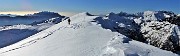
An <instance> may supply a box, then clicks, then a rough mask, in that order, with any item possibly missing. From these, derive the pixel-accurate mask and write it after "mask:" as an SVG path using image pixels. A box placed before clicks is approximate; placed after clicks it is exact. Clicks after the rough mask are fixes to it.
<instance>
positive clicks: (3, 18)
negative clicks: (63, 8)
mask: <svg viewBox="0 0 180 56" xmlns="http://www.w3.org/2000/svg"><path fill="white" fill-rule="evenodd" d="M55 17H65V16H62V15H59V14H58V13H55V12H49V11H42V12H38V13H34V14H27V15H23V16H21V15H11V14H7V15H5V14H1V15H0V23H1V24H0V26H3V25H15V24H31V23H32V22H35V21H36V22H39V21H42V20H47V19H50V18H55Z"/></svg>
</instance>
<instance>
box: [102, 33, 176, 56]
mask: <svg viewBox="0 0 180 56" xmlns="http://www.w3.org/2000/svg"><path fill="white" fill-rule="evenodd" d="M102 56H178V55H176V54H173V53H170V52H168V51H162V50H161V49H159V48H156V47H153V46H151V45H147V44H144V43H141V42H138V41H134V40H130V39H129V38H127V37H126V36H124V35H121V34H120V35H116V36H114V37H113V38H112V40H111V41H109V42H108V44H107V47H106V48H105V49H104V52H103V53H102Z"/></svg>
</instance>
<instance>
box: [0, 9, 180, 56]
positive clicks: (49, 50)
mask: <svg viewBox="0 0 180 56" xmlns="http://www.w3.org/2000/svg"><path fill="white" fill-rule="evenodd" d="M97 18H99V20H98V21H94V20H95V19H97ZM100 18H101V17H99V16H89V13H87V12H84V13H80V14H77V15H74V16H72V17H70V19H71V21H72V22H71V24H70V25H68V22H67V20H64V21H62V22H60V23H58V24H56V25H54V26H52V27H50V28H48V29H46V30H43V31H41V32H39V33H37V34H35V35H32V36H30V37H28V38H26V39H24V40H22V41H20V42H18V43H15V44H12V45H10V46H7V47H4V48H1V49H0V56H178V55H177V54H174V53H172V52H170V51H165V50H161V49H159V48H156V47H153V46H151V45H147V44H144V43H141V42H138V41H134V40H131V39H129V38H128V37H126V36H124V35H122V34H120V33H118V32H112V31H110V30H109V29H104V28H103V27H102V26H101V25H99V23H98V22H103V21H101V20H104V19H101V20H100ZM109 19H110V18H109ZM111 19H113V20H117V19H115V18H111ZM110 22H111V21H110ZM103 23H104V24H105V22H103ZM112 23H113V22H112ZM118 23H119V22H118ZM124 23H125V22H124ZM106 24H107V23H106ZM120 25H121V26H123V24H122V23H120ZM106 26H109V27H110V25H106Z"/></svg>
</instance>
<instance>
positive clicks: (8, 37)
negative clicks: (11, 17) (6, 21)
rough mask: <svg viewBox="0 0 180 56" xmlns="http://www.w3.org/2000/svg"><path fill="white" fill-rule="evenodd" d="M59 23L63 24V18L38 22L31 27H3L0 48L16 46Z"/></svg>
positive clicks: (21, 25)
mask: <svg viewBox="0 0 180 56" xmlns="http://www.w3.org/2000/svg"><path fill="white" fill-rule="evenodd" d="M55 20H56V21H55ZM57 22H61V18H51V19H49V20H45V21H42V22H38V23H37V22H36V23H33V24H29V25H24V24H19V25H12V26H2V27H0V38H1V39H0V48H2V47H5V46H8V45H10V44H14V43H16V42H18V41H20V40H22V39H24V38H27V37H29V36H31V35H34V34H36V33H38V32H40V31H42V30H45V29H47V28H49V27H51V26H53V25H55V24H56V23H57Z"/></svg>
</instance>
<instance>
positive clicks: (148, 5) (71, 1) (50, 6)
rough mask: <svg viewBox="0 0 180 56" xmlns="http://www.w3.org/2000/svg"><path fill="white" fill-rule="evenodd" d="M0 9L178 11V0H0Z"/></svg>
mask: <svg viewBox="0 0 180 56" xmlns="http://www.w3.org/2000/svg"><path fill="white" fill-rule="evenodd" d="M0 8H1V9H0V11H56V12H57V11H58V12H75V13H79V12H85V11H88V12H90V13H102V14H103V13H109V12H120V11H125V12H130V13H134V12H141V11H146V10H153V11H156V10H169V11H173V12H175V13H180V0H1V1H0Z"/></svg>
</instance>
